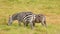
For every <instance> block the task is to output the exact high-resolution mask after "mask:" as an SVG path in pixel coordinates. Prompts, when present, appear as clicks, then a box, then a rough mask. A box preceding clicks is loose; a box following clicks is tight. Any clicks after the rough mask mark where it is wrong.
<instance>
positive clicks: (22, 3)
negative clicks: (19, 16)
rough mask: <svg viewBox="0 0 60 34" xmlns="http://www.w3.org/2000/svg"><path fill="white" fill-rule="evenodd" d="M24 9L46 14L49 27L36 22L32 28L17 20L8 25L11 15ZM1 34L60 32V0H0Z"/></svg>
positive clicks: (47, 33) (53, 33)
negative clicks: (19, 23) (20, 24)
mask: <svg viewBox="0 0 60 34" xmlns="http://www.w3.org/2000/svg"><path fill="white" fill-rule="evenodd" d="M22 11H31V12H33V13H36V14H39V13H42V14H44V15H45V16H46V18H47V19H46V20H47V29H46V28H44V27H43V26H41V24H36V26H35V28H34V29H33V30H31V29H30V26H28V27H26V28H24V26H23V24H22V26H18V23H16V21H15V22H14V23H13V24H12V25H11V26H7V22H8V18H9V15H12V14H14V13H17V12H22ZM0 34H60V0H0Z"/></svg>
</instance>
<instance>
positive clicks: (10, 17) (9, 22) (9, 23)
mask: <svg viewBox="0 0 60 34" xmlns="http://www.w3.org/2000/svg"><path fill="white" fill-rule="evenodd" d="M12 21H13V19H12V16H9V20H8V25H9V26H10V25H11V24H12Z"/></svg>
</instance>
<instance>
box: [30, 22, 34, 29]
mask: <svg viewBox="0 0 60 34" xmlns="http://www.w3.org/2000/svg"><path fill="white" fill-rule="evenodd" d="M30 27H31V29H33V23H32V21H31V22H30Z"/></svg>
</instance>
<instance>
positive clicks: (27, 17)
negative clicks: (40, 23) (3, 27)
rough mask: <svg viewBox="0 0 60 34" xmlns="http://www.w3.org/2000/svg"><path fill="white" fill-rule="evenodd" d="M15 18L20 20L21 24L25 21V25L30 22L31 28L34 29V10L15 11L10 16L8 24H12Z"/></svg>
mask: <svg viewBox="0 0 60 34" xmlns="http://www.w3.org/2000/svg"><path fill="white" fill-rule="evenodd" d="M14 20H18V23H19V25H21V22H23V23H24V26H27V23H30V26H31V29H33V21H34V20H35V15H34V14H33V13H32V12H19V13H15V14H13V15H12V16H11V17H9V20H8V25H11V24H12V22H13V21H14Z"/></svg>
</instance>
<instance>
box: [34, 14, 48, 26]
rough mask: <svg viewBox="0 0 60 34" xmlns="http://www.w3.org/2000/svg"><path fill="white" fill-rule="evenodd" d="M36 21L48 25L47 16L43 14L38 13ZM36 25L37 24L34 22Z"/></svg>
mask: <svg viewBox="0 0 60 34" xmlns="http://www.w3.org/2000/svg"><path fill="white" fill-rule="evenodd" d="M35 17H36V18H35V23H41V24H42V25H43V26H47V24H46V16H45V15H43V14H36V16H35ZM34 25H35V24H34Z"/></svg>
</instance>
